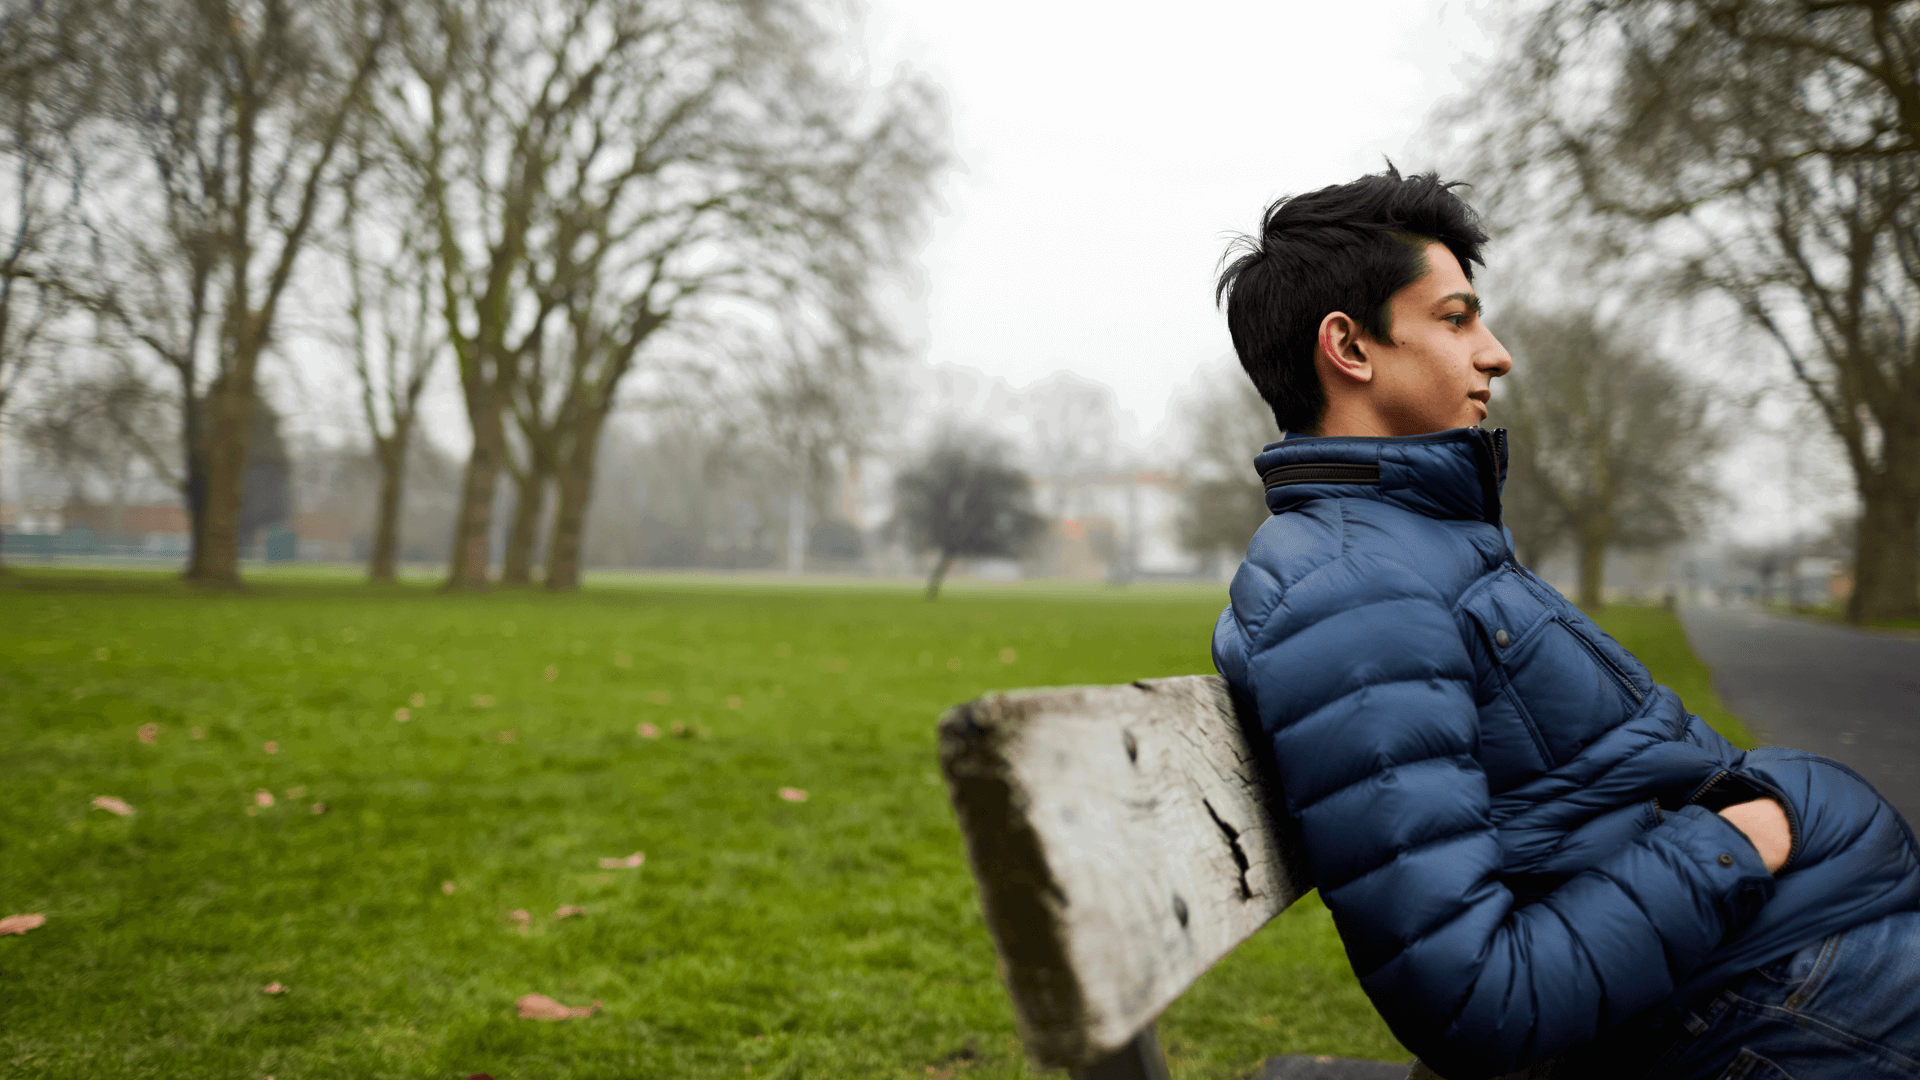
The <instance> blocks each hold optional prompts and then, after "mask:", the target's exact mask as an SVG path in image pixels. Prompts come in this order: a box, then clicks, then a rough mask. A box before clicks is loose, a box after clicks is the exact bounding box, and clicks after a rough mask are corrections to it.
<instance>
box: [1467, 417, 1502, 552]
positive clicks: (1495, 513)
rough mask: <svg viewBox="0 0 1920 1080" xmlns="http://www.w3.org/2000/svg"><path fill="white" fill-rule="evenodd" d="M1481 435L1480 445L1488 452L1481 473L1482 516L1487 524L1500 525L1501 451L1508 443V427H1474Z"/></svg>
mask: <svg viewBox="0 0 1920 1080" xmlns="http://www.w3.org/2000/svg"><path fill="white" fill-rule="evenodd" d="M1473 430H1474V431H1476V432H1478V433H1479V435H1480V446H1481V448H1482V449H1484V450H1485V451H1486V452H1487V461H1486V468H1485V470H1483V471H1482V472H1481V474H1480V504H1481V506H1480V510H1481V513H1480V516H1481V518H1482V519H1483V520H1485V521H1486V523H1487V524H1489V525H1492V526H1495V527H1498V526H1499V524H1500V451H1501V450H1503V449H1505V448H1506V445H1507V429H1506V428H1494V429H1493V430H1492V431H1485V430H1482V429H1480V428H1474V429H1473Z"/></svg>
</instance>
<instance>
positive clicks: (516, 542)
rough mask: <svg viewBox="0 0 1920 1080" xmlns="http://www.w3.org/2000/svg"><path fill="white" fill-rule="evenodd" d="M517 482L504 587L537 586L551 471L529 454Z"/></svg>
mask: <svg viewBox="0 0 1920 1080" xmlns="http://www.w3.org/2000/svg"><path fill="white" fill-rule="evenodd" d="M529 457H530V458H531V460H529V461H528V462H527V471H526V472H524V473H522V474H521V475H520V476H519V478H518V481H517V486H518V487H519V491H518V493H517V494H516V497H515V500H514V506H513V524H512V525H511V527H509V528H508V530H507V554H506V558H505V560H504V562H503V563H502V565H501V567H500V583H501V584H502V585H531V584H533V547H534V544H535V542H536V541H537V540H538V539H539V536H540V511H541V510H542V509H544V508H545V506H546V502H547V480H548V472H547V469H546V467H545V464H544V463H543V462H542V461H541V460H540V458H539V456H538V455H529Z"/></svg>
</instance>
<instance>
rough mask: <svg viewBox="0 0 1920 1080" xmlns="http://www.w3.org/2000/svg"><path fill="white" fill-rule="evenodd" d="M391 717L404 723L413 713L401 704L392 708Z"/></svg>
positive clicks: (411, 717)
mask: <svg viewBox="0 0 1920 1080" xmlns="http://www.w3.org/2000/svg"><path fill="white" fill-rule="evenodd" d="M393 718H394V719H395V720H397V721H399V722H400V723H402V724H404V723H406V722H407V721H409V720H411V719H413V713H412V712H410V711H408V709H407V707H406V706H405V705H402V706H400V707H399V708H397V709H395V710H393Z"/></svg>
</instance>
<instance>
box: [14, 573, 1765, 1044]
mask: <svg viewBox="0 0 1920 1080" xmlns="http://www.w3.org/2000/svg"><path fill="white" fill-rule="evenodd" d="M255 580H256V581H257V582H258V584H256V585H255V587H254V588H253V589H251V590H250V591H249V592H248V593H247V594H244V595H232V596H209V595H203V594H198V593H194V592H190V591H188V590H187V589H185V588H184V587H183V586H181V585H179V584H178V583H175V582H173V581H170V580H167V579H166V578H164V577H161V576H159V575H139V574H110V575H108V574H98V573H94V574H87V573H77V572H59V571H31V572H19V573H15V574H13V575H11V576H10V577H8V578H7V579H4V583H0V790H4V792H5V797H4V798H3V799H0V915H4V914H7V913H12V912H44V913H46V915H47V916H48V922H47V924H46V925H45V926H44V927H42V928H40V929H37V930H34V931H32V932H30V933H28V934H26V935H24V936H9V937H4V938H0V1076H20V1077H28V1076H31V1077H36V1078H39V1077H87V1078H115V1077H176V1076H177V1077H196V1078H198V1077H234V1078H257V1077H260V1076H266V1075H273V1076H276V1077H279V1078H280V1080H288V1078H294V1077H298V1078H308V1077H340V1078H354V1080H360V1078H375V1077H465V1076H468V1075H469V1074H471V1073H475V1072H486V1073H489V1074H491V1075H493V1076H496V1077H500V1078H502V1080H506V1078H509V1077H512V1078H516V1080H520V1078H545V1077H556V1078H557V1077H607V1078H623V1080H624V1078H637V1077H662V1078H681V1077H715V1078H717V1077H728V1078H734V1077H786V1078H800V1077H900V1078H905V1077H912V1078H915V1080H924V1078H926V1077H929V1076H941V1077H950V1076H954V1075H958V1074H961V1073H964V1074H965V1076H967V1077H995V1078H998V1077H1008V1078H1011V1077H1024V1076H1028V1075H1029V1072H1028V1070H1027V1067H1026V1066H1025V1064H1024V1063H1023V1062H1022V1060H1021V1057H1020V1051H1019V1046H1018V1042H1017V1040H1016V1039H1015V1037H1014V1035H1013V1032H1012V1022H1011V1018H1010V1016H1009V1013H1008V1007H1007V1003H1006V998H1005V995H1004V993H1003V992H1002V990H1001V988H1000V985H999V982H998V980H997V977H996V975H995V972H994V958H993V952H992V946H991V943H990V941H989V940H988V937H987V935H986V932H985V930H984V928H983V926H982V923H981V919H980V915H979V911H978V904H977V901H976V899H975V895H974V892H973V886H972V883H971V881H970V879H969V877H968V873H967V869H966V865H965V860H964V858H963V855H962V851H961V847H960V841H959V838H958V835H957V833H956V831H955V829H954V825H953V818H952V814H951V811H950V810H949V809H948V808H947V805H946V797H945V790H944V788H943V787H942V785H941V784H940V782H939V780H938V778H937V775H936V768H937V766H936V763H935V758H934V748H933V738H932V735H933V721H934V719H935V717H936V716H937V715H938V714H939V713H940V711H941V710H942V709H944V708H945V707H946V706H948V705H950V704H952V703H954V702H956V701H960V700H963V699H965V698H968V697H971V696H973V695H975V694H978V693H980V692H982V691H984V690H988V689H994V688H1006V687H1013V686H1031V685H1051V684H1060V683H1077V682H1087V683H1104V682H1120V681H1126V680H1129V679H1134V678H1139V677H1143V676H1152V675H1174V674H1183V673H1190V672H1199V671H1206V670H1209V668H1210V664H1209V661H1208V656H1207V637H1208V632H1209V630H1210V628H1211V625H1212V621H1213V617H1214V615H1215V614H1216V613H1217V612H1218V610H1219V606H1220V604H1221V602H1222V599H1223V597H1222V593H1221V591H1220V590H1218V589H1213V588H1173V587H1136V588H1132V589H1128V590H1124V591H1122V590H1111V589H1106V588H1077V587H1056V588H1046V589H1031V588H1025V589H1023V588H1011V587H1000V588H990V587H974V588H966V587H962V588H958V589H955V590H953V591H951V592H950V593H949V595H947V596H945V597H943V599H942V600H941V601H940V602H939V603H937V604H932V605H929V604H926V603H924V602H923V601H921V600H920V599H918V597H917V593H916V591H915V590H914V589H913V588H911V587H880V586H871V585H869V586H859V587H854V586H850V585H846V584H841V585H835V586H822V585H817V584H804V585H794V586H779V585H777V584H776V583H771V582H767V581H752V582H745V583H742V582H716V581H714V580H711V579H697V578H687V577H665V576H661V577H646V578H632V577H630V578H621V579H617V580H607V581H603V582H602V583H601V584H599V585H597V586H595V587H593V588H590V589H589V590H588V591H587V592H585V593H583V594H581V595H578V596H558V597H554V596H546V595H543V594H538V593H498V594H495V595H491V596H482V597H471V596H443V595H439V594H437V593H434V592H431V591H429V590H428V589H426V588H424V587H420V586H401V587H399V588H395V589H391V590H380V591H374V590H369V589H367V588H365V587H361V586H355V585H351V584H348V583H344V582H341V581H339V580H337V579H336V580H329V579H328V577H327V576H326V575H324V574H322V575H312V574H308V575H301V574H283V573H268V574H262V575H259V576H258V577H257V578H256V579H255ZM1606 621H1607V622H1608V626H1609V629H1611V630H1612V631H1613V632H1614V633H1615V634H1616V635H1617V636H1620V637H1621V639H1622V640H1623V641H1624V642H1626V643H1627V644H1628V646H1629V647H1630V648H1634V649H1636V650H1638V651H1641V653H1642V655H1643V656H1644V657H1645V658H1646V659H1647V660H1648V662H1649V664H1650V666H1652V667H1653V669H1654V671H1655V674H1656V676H1658V677H1661V678H1663V679H1667V680H1669V681H1672V682H1674V683H1675V685H1676V687H1677V688H1680V689H1681V691H1682V693H1683V694H1685V695H1686V696H1687V700H1688V701H1689V703H1690V704H1692V705H1693V707H1694V708H1696V709H1701V710H1702V711H1706V710H1707V709H1709V708H1712V709H1714V710H1716V711H1717V708H1718V707H1717V703H1714V704H1712V705H1709V702H1710V701H1711V693H1710V691H1708V690H1707V689H1706V684H1705V681H1704V679H1705V674H1704V670H1700V669H1699V665H1698V662H1697V661H1695V660H1693V658H1692V655H1691V653H1689V652H1687V651H1686V648H1685V644H1684V639H1683V638H1681V637H1680V636H1679V631H1678V626H1677V624H1676V623H1674V622H1673V620H1672V619H1671V617H1670V616H1665V615H1663V614H1661V613H1658V612H1640V611H1627V610H1623V609H1616V610H1615V611H1614V612H1611V613H1609V616H1608V619H1607V620H1606ZM1003 650H1012V651H1011V653H1006V652H1003ZM1003 656H1006V657H1009V658H1010V660H1011V662H1003V661H1002V657H1003ZM1689 665H1691V666H1689ZM549 672H551V676H552V677H551V678H549ZM1687 680H1693V682H1687ZM1692 686H1697V687H1698V690H1697V691H1692V690H1689V689H1688V687H1692ZM415 694H418V695H421V696H422V699H423V701H424V704H423V705H420V706H413V705H411V704H409V702H410V700H411V699H412V696H413V695H415ZM402 707H405V708H407V709H408V710H409V719H408V721H407V722H405V723H402V722H398V721H397V720H396V719H395V710H396V709H398V708H402ZM1708 715H1709V718H1710V719H1715V718H1716V713H1708ZM1717 716H1718V719H1719V722H1721V723H1726V722H1728V721H1730V720H1731V718H1730V717H1726V716H1725V715H1724V713H1723V712H1719V713H1717ZM641 723H649V724H653V725H655V726H657V727H658V728H660V729H662V731H663V732H664V734H663V735H662V737H660V738H654V739H649V738H643V737H641V736H640V735H638V734H637V733H636V725H638V724H641ZM144 724H155V725H157V726H158V729H159V731H158V737H157V740H156V741H155V742H154V743H152V744H147V743H144V742H142V741H141V740H140V739H139V738H138V737H137V736H136V732H137V730H138V729H139V728H140V727H141V725H144ZM681 725H683V726H684V729H685V735H684V737H679V736H675V735H674V734H673V732H674V729H675V728H676V726H681ZM1723 730H1724V729H1723ZM196 732H197V733H198V734H197V735H196ZM503 732H505V733H511V741H508V740H507V739H506V738H505V737H503V736H502V734H501V733H503ZM269 741H271V742H272V743H274V744H275V750H276V752H274V753H268V752H267V751H266V749H265V745H266V744H267V743H268V742H269ZM783 787H795V788H801V789H804V790H806V791H807V792H808V793H809V798H808V799H807V801H805V802H791V801H786V800H783V799H782V798H780V797H779V795H778V794H777V793H778V792H779V790H780V789H781V788H783ZM299 789H304V793H302V794H299V795H297V796H290V795H289V791H290V790H293V791H298V790H299ZM262 790H265V791H269V792H271V793H272V794H273V795H274V804H273V805H272V806H270V807H261V806H258V805H256V804H255V793H256V792H259V791H262ZM98 795H112V796H117V797H119V798H123V799H125V800H126V801H127V802H129V803H131V804H132V805H133V806H134V807H135V809H136V811H137V812H136V813H135V814H134V815H133V816H132V817H126V818H122V817H116V816H113V815H111V814H109V813H107V812H105V811H102V810H94V809H89V802H90V800H91V799H93V798H94V797H95V796H98ZM315 803H324V804H325V812H324V813H320V814H315V813H313V812H312V807H313V805H314V804H315ZM636 850H639V851H644V852H645V853H646V862H645V865H644V866H642V867H640V868H639V869H631V870H630V869H624V868H622V869H614V870H603V869H601V868H600V866H599V864H598V860H599V859H601V858H604V857H614V856H625V855H627V854H629V853H630V852H633V851H636ZM443 882H452V883H453V887H454V891H453V892H452V893H451V894H448V893H447V892H445V891H443V886H442V883H443ZM563 904H570V905H580V906H583V907H585V908H586V914H585V915H583V916H579V917H576V918H568V919H564V920H557V919H554V918H552V913H553V912H554V911H555V909H556V908H558V907H559V906H560V905H563ZM516 910H524V911H527V912H530V913H531V921H530V923H529V924H527V925H525V926H524V927H523V926H522V925H521V924H520V923H518V922H516V921H515V920H514V919H512V918H511V917H510V913H512V912H514V911H516ZM272 982H278V983H281V984H284V985H285V986H286V987H288V991H287V992H286V993H284V994H281V995H277V996H268V995H266V994H263V993H262V992H261V988H262V986H264V985H266V984H268V983H272ZM531 992H538V993H544V994H547V995H549V996H552V997H554V998H558V999H560V1000H561V1001H563V1002H566V1003H568V1004H575V1005H579V1004H586V1003H587V1002H589V1001H593V1000H598V1001H600V1002H602V1003H603V1004H604V1011H602V1012H601V1013H600V1014H599V1015H596V1016H594V1017H592V1018H591V1019H587V1020H575V1021H570V1022H566V1023H554V1024H546V1023H536V1022H534V1021H530V1020H521V1019H519V1018H518V1017H517V1015H516V1011H515V1008H514V1000H515V999H516V998H517V997H519V996H520V995H522V994H526V993H531ZM1161 1033H1162V1039H1163V1042H1164V1043H1165V1044H1166V1045H1167V1046H1168V1047H1169V1051H1170V1056H1171V1057H1172V1059H1173V1061H1174V1066H1175V1073H1176V1075H1178V1076H1181V1077H1189V1078H1202V1077H1205V1078H1223V1080H1224V1078H1228V1077H1234V1076H1239V1075H1243V1074H1244V1073H1245V1072H1246V1071H1247V1070H1249V1069H1250V1068H1251V1067H1253V1066H1254V1065H1255V1064H1256V1063H1257V1062H1258V1061H1259V1060H1260V1059H1261V1058H1263V1057H1266V1056H1268V1055H1271V1054H1277V1053H1287V1052H1292V1053H1329V1054H1342V1055H1350V1056H1357V1057H1375V1058H1383V1059H1395V1058H1404V1057H1405V1056H1406V1055H1405V1052H1404V1051H1403V1050H1401V1049H1400V1047H1399V1046H1398V1045H1397V1044H1396V1043H1395V1042H1394V1040H1393V1038H1392V1036H1391V1035H1390V1034H1389V1033H1388V1032H1387V1030H1386V1028H1385V1026H1384V1025H1383V1024H1382V1023H1381V1021H1380V1020H1379V1018H1378V1017H1377V1016H1376V1015H1375V1014H1374V1013H1373V1011H1372V1009H1371V1008H1370V1007H1369V1006H1368V1005H1367V1003H1366V1000H1365V998H1364V996H1363V995H1362V994H1361V992H1360V990H1359V988H1358V986H1357V985H1356V983H1355V982H1354V979H1353V977H1352V975H1351V973H1350V972H1349V971H1348V969H1347V966H1346V961H1345V957H1344V954H1343V952H1342V951H1341V948H1340V944H1339V941H1338V939H1337V937H1336V936H1335V934H1334V931H1333V927H1332V923H1331V921H1330V918H1329V916H1328V915H1327V912H1326V910H1325V908H1324V907H1322V906H1321V905H1319V904H1318V903H1317V902H1316V901H1314V900H1313V899H1312V898H1309V899H1308V900H1307V901H1303V902H1302V903H1300V904H1297V905H1295V907H1294V908H1292V909H1291V910H1289V911H1288V912H1287V913H1286V914H1284V915H1282V916H1281V917H1280V918H1279V919H1277V920H1275V921H1274V923H1273V924H1272V925H1271V926H1269V927H1268V928H1267V929H1266V930H1265V931H1263V932H1261V933H1260V934H1259V935H1257V936H1256V937H1255V938H1254V939H1253V940H1252V941H1250V942H1249V943H1248V944H1247V945H1245V946H1243V947H1242V948H1241V949H1239V950H1238V951H1236V952H1235V953H1234V954H1233V955H1232V956H1231V957H1229V958H1228V959H1227V960H1226V961H1225V962H1223V963H1222V964H1220V965H1218V966H1217V967H1216V968H1215V969H1214V970H1213V971H1212V972H1210V973H1209V974H1208V975H1207V976H1206V977H1205V978H1204V979H1203V980H1202V981H1201V982H1200V984H1199V985H1198V986H1196V987H1195V988H1194V989H1193V990H1192V991H1191V992H1189V993H1188V994H1187V995H1186V996H1185V997H1184V998H1182V999H1181V1001H1180V1002H1179V1003H1178V1004H1176V1005H1175V1006H1174V1008H1173V1009H1172V1010H1171V1011H1170V1012H1169V1014H1168V1015H1167V1016H1166V1017H1165V1018H1164V1019H1163V1021H1162V1025H1161Z"/></svg>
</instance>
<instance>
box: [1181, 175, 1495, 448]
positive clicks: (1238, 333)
mask: <svg viewBox="0 0 1920 1080" xmlns="http://www.w3.org/2000/svg"><path fill="white" fill-rule="evenodd" d="M1461 183H1462V182H1461V181H1458V180H1454V181H1443V180H1441V179H1440V177H1439V176H1438V175H1437V174H1434V173H1422V174H1420V175H1417V176H1401V175H1400V172H1399V170H1397V169H1395V168H1394V167H1393V165H1392V163H1388V165H1387V171H1386V172H1384V173H1375V174H1373V175H1371V176H1363V177H1361V178H1360V179H1358V180H1355V181H1353V182H1352V183H1348V184H1336V185H1334V186H1333V187H1325V188H1321V189H1320V190H1319V191H1314V192H1309V193H1307V194H1305V195H1293V196H1287V197H1284V198H1281V199H1279V200H1277V201H1275V202H1274V204H1273V205H1272V206H1269V207H1267V212H1266V213H1265V214H1264V215H1262V216H1261V218H1260V232H1259V235H1257V236H1241V237H1237V238H1235V240H1234V241H1233V244H1232V245H1231V246H1230V247H1228V249H1227V253H1226V255H1225V256H1223V257H1222V258H1221V262H1222V264H1224V269H1222V270H1221V272H1220V280H1219V283H1218V285H1217V286H1216V287H1215V289H1214V294H1213V296H1214V302H1215V303H1216V304H1219V303H1223V302H1224V304H1225V305H1226V309H1227V329H1228V331H1229V332H1231V333H1232V335H1233V349H1234V352H1236V353H1238V354H1239V355H1240V366H1241V367H1243V368H1245V369H1246V372H1247V375H1248V376H1249V377H1250V378H1252V379H1253V385H1254V386H1255V387H1256V388H1257V389H1258V390H1259V391H1260V396H1261V397H1263V398H1265V399H1266V402H1267V405H1268V406H1269V407H1270V408H1272V409H1273V419H1274V421H1275V422H1276V423H1277V424H1279V425H1280V430H1282V431H1299V432H1309V433H1311V432H1317V431H1318V430H1319V428H1320V417H1321V414H1322V413H1324V412H1325V411H1326V408H1327V393H1326V390H1325V389H1324V388H1323V387H1322V386H1321V385H1320V379H1319V376H1318V375H1317V374H1315V371H1314V363H1313V354H1314V350H1315V349H1316V348H1317V347H1318V344H1319V338H1320V322H1321V320H1323V319H1325V318H1326V317H1327V315H1329V314H1331V313H1332V312H1335V311H1342V312H1345V313H1347V314H1348V315H1350V316H1352V317H1353V319H1354V320H1355V321H1356V322H1358V323H1359V324H1360V327H1361V328H1362V329H1364V330H1365V331H1366V332H1367V333H1368V334H1369V335H1371V336H1372V337H1373V339H1374V340H1376V341H1380V342H1384V343H1387V344H1392V342H1393V337H1392V333H1393V322H1392V309H1391V307H1390V306H1389V302H1390V301H1391V300H1392V298H1393V294H1394V293H1397V292H1399V291H1400V290H1401V289H1404V288H1406V287H1407V286H1408V285H1411V284H1413V283H1414V282H1415V281H1418V280H1420V278H1421V277H1423V276H1425V274H1426V273H1427V270H1428V269H1429V267H1428V266H1427V258H1426V250H1427V245H1428V244H1430V243H1441V244H1445V245H1446V246H1447V250H1449V251H1451V252H1453V255H1454V257H1455V258H1457V259H1459V260H1460V269H1461V270H1462V271H1464V272H1465V273H1466V275H1467V280H1468V281H1472V280H1473V268H1474V265H1475V264H1479V263H1482V260H1481V258H1480V245H1482V244H1484V243H1486V242H1487V233H1486V230H1485V229H1484V228H1482V227H1481V225H1480V219H1479V217H1478V216H1477V215H1475V214H1474V212H1473V209H1472V208H1471V207H1469V206H1468V205H1467V204H1466V203H1465V202H1462V201H1461V200H1460V198H1459V196H1457V195H1455V194H1454V193H1453V189H1454V188H1456V187H1459V186H1461ZM1229 260H1231V261H1229Z"/></svg>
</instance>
